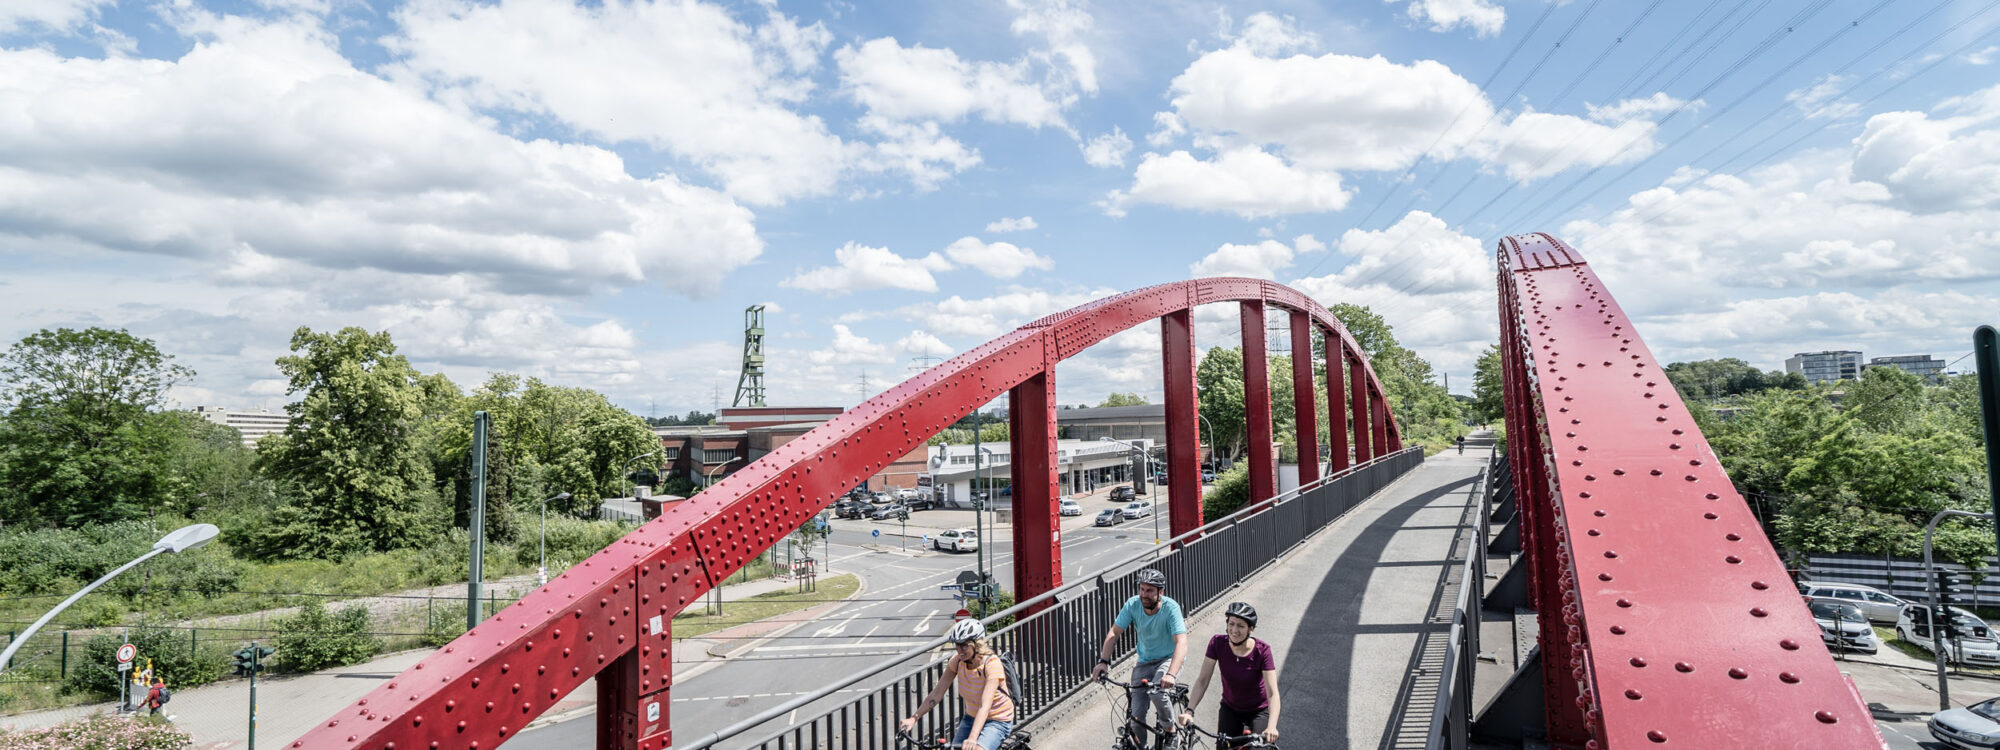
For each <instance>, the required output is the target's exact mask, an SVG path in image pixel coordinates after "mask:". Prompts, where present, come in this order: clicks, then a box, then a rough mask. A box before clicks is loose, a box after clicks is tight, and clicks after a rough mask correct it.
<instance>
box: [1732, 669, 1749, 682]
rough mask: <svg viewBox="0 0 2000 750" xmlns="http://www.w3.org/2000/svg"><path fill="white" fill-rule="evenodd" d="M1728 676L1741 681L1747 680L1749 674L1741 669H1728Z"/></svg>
mask: <svg viewBox="0 0 2000 750" xmlns="http://www.w3.org/2000/svg"><path fill="white" fill-rule="evenodd" d="M1729 676H1730V677H1731V678H1733V679H1738V680H1741V679H1746V678H1748V677H1749V676H1750V673H1749V672H1748V671H1745V670H1744V669H1743V668H1742V667H1730V668H1729Z"/></svg>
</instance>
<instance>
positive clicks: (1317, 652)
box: [1279, 475, 1480, 750]
mask: <svg viewBox="0 0 2000 750" xmlns="http://www.w3.org/2000/svg"><path fill="white" fill-rule="evenodd" d="M1479 481H1480V479H1479V477H1478V476H1476V475H1475V476H1473V477H1466V478H1464V479H1460V480H1457V481H1452V482H1450V483H1447V484H1444V485H1441V486H1438V487H1435V488H1432V489H1430V490H1426V491H1424V492H1423V493H1420V494H1418V495H1416V496H1413V497H1411V498H1409V499H1407V500H1404V501H1403V502H1402V503H1401V504H1399V505H1397V506H1396V507H1394V508H1393V509H1390V510H1387V511H1385V512H1384V513H1383V514H1382V515H1381V516H1380V517H1378V518H1376V519H1375V520H1374V521H1373V522H1371V523H1369V524H1368V526H1366V527H1365V528H1363V529H1362V530H1361V531H1360V532H1358V533H1357V534H1356V535H1355V538H1354V541H1353V542H1352V543H1350V544H1349V545H1348V546H1347V548H1346V549H1345V551H1343V552H1342V553H1341V554H1340V556H1339V557H1338V558H1337V559H1336V560H1335V561H1334V562H1333V564H1332V565H1331V566H1330V568H1329V570H1328V573H1327V575H1326V577H1325V578H1324V579H1323V580H1322V581H1321V582H1320V586H1319V588H1318V590H1316V591H1315V592H1314V593H1313V594H1312V597H1311V601H1310V603H1309V604H1308V605H1307V607H1306V611H1305V614H1304V616H1303V617H1302V618H1301V620H1300V622H1299V625H1298V629H1297V631H1296V632H1295V633H1294V634H1293V636H1292V640H1291V643H1289V644H1285V645H1284V647H1283V653H1282V654H1281V656H1280V659H1279V669H1280V674H1281V675H1283V684H1282V685H1281V688H1282V697H1283V705H1284V709H1285V715H1286V716H1287V717H1288V718H1286V719H1285V720H1284V725H1283V726H1282V727H1281V730H1283V731H1284V732H1285V738H1286V739H1285V741H1284V742H1283V743H1282V744H1293V743H1294V742H1302V743H1303V745H1302V746H1306V747H1313V748H1328V749H1329V750H1347V748H1350V747H1354V746H1355V745H1354V744H1353V743H1352V741H1351V738H1350V737H1348V736H1347V734H1348V731H1347V730H1348V727H1349V721H1348V718H1349V716H1348V713H1349V711H1348V709H1349V706H1350V701H1351V700H1353V698H1354V696H1353V695H1352V692H1353V688H1354V682H1355V680H1354V675H1353V668H1354V666H1355V664H1354V660H1356V659H1363V658H1374V657H1379V658H1381V659H1385V660H1394V661H1397V662H1399V663H1400V662H1402V661H1404V660H1405V659H1408V660H1409V663H1408V668H1409V669H1410V670H1414V669H1416V668H1417V667H1418V666H1419V664H1418V660H1419V659H1420V658H1421V657H1422V654H1423V653H1424V649H1423V648H1422V645H1423V639H1425V638H1426V637H1433V636H1432V632H1433V631H1439V632H1442V631H1446V630H1449V628H1450V624H1449V623H1448V622H1447V623H1446V624H1444V625H1435V624H1430V623H1429V620H1430V614H1431V612H1432V611H1434V610H1435V606H1436V601H1437V596H1438V595H1439V594H1438V591H1441V590H1442V589H1438V588H1434V585H1435V584H1438V583H1439V582H1440V581H1441V580H1442V577H1443V573H1442V571H1444V570H1449V566H1448V565H1447V564H1446V561H1442V560H1426V561H1408V562H1405V561H1388V562H1385V561H1384V560H1383V558H1384V556H1385V554H1386V553H1387V552H1389V550H1390V548H1391V547H1392V545H1394V543H1395V541H1396V539H1397V538H1398V536H1399V535H1400V533H1402V532H1406V531H1420V530H1444V529H1451V530H1453V531H1454V532H1455V533H1456V532H1459V531H1462V529H1463V524H1462V523H1461V524H1458V525H1449V526H1446V525H1440V524H1438V522H1437V519H1430V518H1426V519H1417V518H1416V517H1417V515H1418V514H1419V513H1422V512H1424V511H1427V510H1430V511H1437V512H1443V511H1446V510H1450V511H1452V512H1455V513H1460V514H1462V513H1463V511H1462V504H1461V503H1459V502H1455V501H1454V502H1445V503H1441V502H1440V501H1443V500H1446V499H1448V498H1452V496H1454V495H1463V494H1464V493H1466V492H1467V491H1469V490H1470V489H1471V488H1473V487H1476V486H1477V485H1478V482H1479ZM1466 518H1467V519H1468V520H1469V516H1467V517H1466ZM1394 568H1405V569H1407V570H1406V572H1404V573H1402V574H1401V575H1399V576H1398V577H1399V578H1402V577H1403V576H1408V577H1409V578H1410V579H1411V580H1412V582H1416V581H1422V582H1423V585H1422V586H1421V590H1413V591H1412V592H1411V593H1412V595H1415V596H1421V597H1422V598H1424V599H1425V600H1427V601H1428V602H1429V605H1428V606H1425V607H1423V614H1422V615H1421V617H1423V618H1424V620H1423V621H1421V622H1411V623H1404V624H1397V625H1381V624H1363V623H1362V604H1363V599H1364V597H1365V596H1366V595H1367V594H1368V593H1369V584H1370V583H1371V581H1373V580H1374V579H1375V578H1376V576H1378V575H1382V574H1383V572H1384V571H1386V570H1389V569H1394ZM1425 568H1430V569H1436V570H1439V571H1440V572H1437V573H1432V572H1430V571H1429V570H1425ZM1399 583H1400V581H1399ZM1381 634H1414V639H1415V640H1416V646H1417V648H1414V649H1412V650H1411V651H1410V652H1407V655H1406V653H1404V652H1400V651H1399V652H1374V653H1359V652H1357V651H1356V648H1357V645H1358V637H1359V636H1363V635H1381ZM1404 682H1407V680H1405V681H1404ZM1380 687H1381V694H1379V695H1376V696H1373V697H1371V698H1370V700H1371V702H1372V701H1375V700H1380V701H1382V703H1383V704H1384V705H1388V704H1389V703H1390V702H1391V701H1392V700H1393V702H1394V704H1395V707H1396V710H1395V711H1393V712H1392V714H1391V716H1390V723H1389V726H1387V727H1385V729H1384V735H1383V738H1382V741H1383V743H1384V745H1383V746H1388V743H1390V742H1393V740H1394V739H1395V736H1396V734H1397V728H1398V725H1399V723H1400V719H1399V718H1398V716H1397V715H1398V714H1400V713H1401V709H1403V708H1404V706H1403V701H1402V700H1401V699H1399V698H1391V696H1390V695H1389V694H1390V693H1401V692H1402V691H1403V690H1405V689H1406V688H1407V685H1406V684H1395V685H1382V686H1380ZM1294 737H1296V738H1297V740H1293V739H1292V738H1294ZM1364 746H1367V747H1375V743H1364Z"/></svg>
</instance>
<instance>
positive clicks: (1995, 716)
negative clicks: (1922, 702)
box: [1929, 698, 2000, 750]
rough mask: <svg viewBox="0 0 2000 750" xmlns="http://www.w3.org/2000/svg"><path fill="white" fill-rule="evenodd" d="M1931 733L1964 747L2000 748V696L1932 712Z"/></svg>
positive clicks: (1971, 749) (1974, 749)
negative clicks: (1961, 706)
mask: <svg viewBox="0 0 2000 750" xmlns="http://www.w3.org/2000/svg"><path fill="white" fill-rule="evenodd" d="M1929 724H1930V730H1931V736H1932V737H1936V738H1937V739H1938V741H1939V742H1943V743H1944V744H1946V745H1949V746H1951V747H1955V748H1961V749H1962V750H1992V748H1996V747H2000V698H1993V699H1989V700H1985V701H1981V702H1979V703H1974V704H1972V705H1970V706H1966V707H1965V708H1954V709H1951V710H1949V711H1939V712H1937V713H1934V714H1931V720H1930V722H1929Z"/></svg>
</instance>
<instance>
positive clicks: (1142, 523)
mask: <svg viewBox="0 0 2000 750" xmlns="http://www.w3.org/2000/svg"><path fill="white" fill-rule="evenodd" d="M1112 490H1113V488H1112V487H1104V488H1100V489H1098V490H1097V491H1096V492H1091V493H1085V494H1077V495H1066V496H1064V497H1065V499H1072V500H1075V501H1076V502H1077V505H1078V506H1079V508H1080V509H1081V510H1082V511H1083V514H1082V515H1077V516H1064V517H1063V518H1062V523H1061V525H1060V527H1059V528H1060V529H1061V530H1062V532H1063V535H1064V536H1065V537H1067V536H1069V535H1070V534H1072V533H1075V532H1084V533H1112V534H1115V535H1119V536H1144V537H1146V538H1147V539H1148V540H1150V539H1151V538H1152V535H1153V527H1154V524H1155V520H1156V519H1157V522H1158V526H1159V533H1160V535H1161V536H1162V537H1163V538H1164V537H1165V536H1166V535H1167V533H1168V532H1167V530H1168V523H1167V510H1166V506H1167V499H1168V495H1167V493H1166V492H1165V491H1164V490H1163V489H1162V488H1159V487H1149V488H1148V490H1149V492H1148V494H1145V495H1139V496H1138V498H1139V499H1141V500H1151V501H1153V503H1154V517H1147V518H1139V519H1133V520H1126V521H1124V522H1122V523H1120V524H1118V525H1115V526H1110V527H1097V526H1095V525H1094V524H1095V521H1096V518H1097V515H1098V513H1099V512H1101V511H1104V510H1107V509H1113V508H1124V507H1125V503H1124V502H1114V501H1112V500H1111V499H1110V497H1111V492H1112ZM1010 499H1011V498H1009V497H1005V496H1003V497H1001V498H1000V500H999V501H1000V502H1001V503H1003V504H1004V503H1007V502H1009V501H1010ZM875 507H879V506H875ZM999 515H1002V514H998V513H989V514H988V516H987V517H986V518H985V519H983V520H981V524H982V525H984V526H985V527H986V533H987V535H988V536H996V535H998V536H1001V537H1006V536H1010V535H1011V534H1012V533H1013V525H1012V524H1011V523H998V524H995V523H994V522H993V519H994V518H995V517H997V516H999ZM974 516H975V512H974V511H972V510H971V509H968V508H936V509H931V510H917V511H911V513H910V520H909V521H908V522H907V523H906V522H903V521H899V520H897V519H895V518H893V517H892V518H887V519H882V520H874V519H869V518H846V519H836V520H835V521H834V523H836V524H838V525H844V526H846V527H847V528H862V529H868V530H871V531H874V530H879V531H881V532H882V536H883V537H885V538H887V537H895V536H899V535H900V536H904V537H907V539H908V540H910V541H913V542H917V543H919V544H925V543H927V542H926V540H927V539H928V538H929V537H930V536H932V535H935V534H937V533H938V532H941V531H946V530H950V529H967V528H972V526H973V522H974Z"/></svg>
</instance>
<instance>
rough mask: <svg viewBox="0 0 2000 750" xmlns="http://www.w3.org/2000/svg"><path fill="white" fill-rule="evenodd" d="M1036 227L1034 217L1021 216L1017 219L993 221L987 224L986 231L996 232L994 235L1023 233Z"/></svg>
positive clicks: (1003, 218)
mask: <svg viewBox="0 0 2000 750" xmlns="http://www.w3.org/2000/svg"><path fill="white" fill-rule="evenodd" d="M1036 226H1037V225H1036V224H1035V217H1033V216H1023V217H1021V218H1018V219H1015V218H1007V217H1002V218H1001V219H1000V220H998V221H995V222H993V223H991V224H987V225H986V231H988V232H996V233H997V232H1025V231H1027V230H1030V229H1034V228H1035V227H1036Z"/></svg>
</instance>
